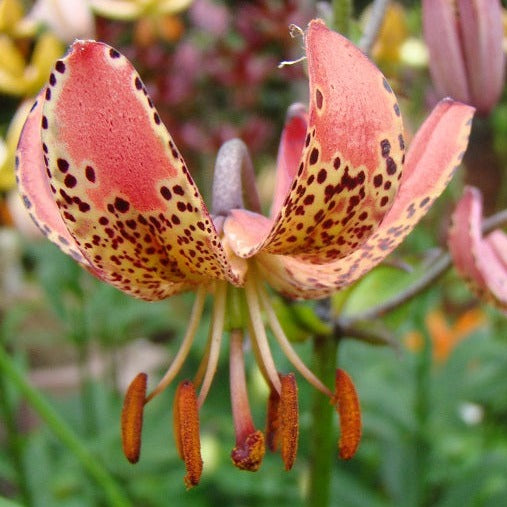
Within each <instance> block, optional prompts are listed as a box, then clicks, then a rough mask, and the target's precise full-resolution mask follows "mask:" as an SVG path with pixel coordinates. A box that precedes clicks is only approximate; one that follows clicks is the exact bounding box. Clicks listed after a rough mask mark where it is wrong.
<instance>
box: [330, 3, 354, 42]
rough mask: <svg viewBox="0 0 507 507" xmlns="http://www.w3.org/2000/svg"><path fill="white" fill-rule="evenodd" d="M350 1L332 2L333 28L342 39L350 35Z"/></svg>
mask: <svg viewBox="0 0 507 507" xmlns="http://www.w3.org/2000/svg"><path fill="white" fill-rule="evenodd" d="M351 18H352V0H333V28H334V29H335V30H336V31H337V32H340V33H341V34H342V35H343V36H344V37H348V36H349V34H350V19H351Z"/></svg>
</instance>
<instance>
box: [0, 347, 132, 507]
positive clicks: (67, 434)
mask: <svg viewBox="0 0 507 507" xmlns="http://www.w3.org/2000/svg"><path fill="white" fill-rule="evenodd" d="M0 371H1V372H2V374H3V375H5V378H8V379H9V380H10V381H11V382H12V383H13V384H14V385H15V386H16V388H17V389H18V390H19V391H20V392H21V393H22V394H23V396H24V397H25V398H26V400H27V401H28V403H29V404H30V406H31V407H32V408H33V409H34V410H35V411H36V412H37V414H38V415H39V416H40V418H41V419H42V420H43V421H44V422H45V423H46V424H47V425H48V427H49V428H50V429H51V431H52V432H53V433H54V434H55V435H56V436H57V437H58V438H59V439H60V441H61V442H62V443H63V444H64V445H66V446H67V448H68V449H69V450H70V451H71V452H72V453H73V454H74V455H75V456H76V458H77V459H78V460H79V462H80V463H81V465H82V466H83V467H84V468H85V469H86V470H87V472H88V473H89V474H90V476H92V477H93V478H94V479H95V480H96V481H97V483H98V484H99V485H100V486H101V487H102V489H103V491H104V494H105V496H106V497H107V499H108V503H109V505H114V506H115V507H116V506H117V507H124V506H125V507H127V506H131V505H132V504H131V503H130V501H129V500H128V498H127V497H126V496H125V494H124V493H123V491H122V490H121V489H120V487H119V486H118V484H117V483H116V482H115V481H114V479H113V478H112V477H111V475H110V474H109V472H108V471H107V470H106V469H105V468H104V467H103V466H102V464H101V463H100V461H98V459H97V458H96V457H95V456H93V454H92V453H91V452H90V451H89V450H88V449H87V448H86V447H85V446H84V444H83V443H82V442H81V440H79V438H78V437H77V436H76V434H75V433H74V432H73V431H72V429H71V427H70V426H69V425H68V424H67V423H66V422H65V421H64V420H63V419H62V418H61V417H60V416H59V415H58V413H57V412H56V411H55V410H54V408H53V407H52V406H51V405H50V404H49V403H48V401H47V400H46V399H45V398H44V397H43V396H42V395H41V394H40V393H39V392H38V391H37V390H36V389H35V388H34V387H33V386H31V385H30V384H29V383H28V382H27V381H26V378H25V377H24V375H23V374H22V373H21V372H20V371H19V369H18V368H17V367H16V366H15V365H14V363H13V361H12V359H11V358H10V357H9V355H8V354H7V352H6V351H5V349H4V347H3V346H0Z"/></svg>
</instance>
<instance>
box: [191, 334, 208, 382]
mask: <svg viewBox="0 0 507 507" xmlns="http://www.w3.org/2000/svg"><path fill="white" fill-rule="evenodd" d="M211 331H212V330H211V328H210V329H208V337H207V338H206V348H205V349H204V354H203V356H202V358H201V362H200V363H199V367H198V368H197V373H196V374H195V376H194V386H195V388H196V389H198V388H199V386H200V385H201V384H202V379H203V378H204V374H205V373H206V367H207V366H208V360H209V349H210V348H211V335H212V333H211Z"/></svg>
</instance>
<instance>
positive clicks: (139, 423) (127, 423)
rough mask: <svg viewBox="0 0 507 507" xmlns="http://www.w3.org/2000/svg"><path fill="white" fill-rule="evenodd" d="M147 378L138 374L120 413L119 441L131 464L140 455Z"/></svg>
mask: <svg viewBox="0 0 507 507" xmlns="http://www.w3.org/2000/svg"><path fill="white" fill-rule="evenodd" d="M147 380H148V376H147V375H146V373H139V374H138V375H137V376H136V378H135V379H134V380H133V381H132V382H131V384H130V386H129V388H128V389H127V393H126V394H125V401H124V402H123V410H122V413H121V440H122V444H123V453H124V454H125V456H126V458H127V459H128V460H129V461H130V462H131V463H137V462H138V461H139V455H140V453H141V432H142V429H143V412H144V400H145V398H146V384H147Z"/></svg>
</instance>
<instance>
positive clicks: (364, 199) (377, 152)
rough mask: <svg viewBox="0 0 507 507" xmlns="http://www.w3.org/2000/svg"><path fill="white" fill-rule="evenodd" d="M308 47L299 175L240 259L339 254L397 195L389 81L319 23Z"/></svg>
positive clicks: (398, 136) (396, 139) (396, 119)
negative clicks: (306, 101) (305, 121)
mask: <svg viewBox="0 0 507 507" xmlns="http://www.w3.org/2000/svg"><path fill="white" fill-rule="evenodd" d="M306 48H307V57H308V72H309V76H310V113H309V123H308V127H307V131H306V137H305V141H304V147H303V151H302V154H301V158H300V160H299V164H298V168H297V172H296V175H295V177H294V179H293V181H292V185H291V186H290V190H289V193H288V194H287V195H286V197H285V200H284V202H283V205H282V207H281V209H280V212H279V213H278V216H277V218H276V219H275V221H274V223H273V225H272V228H271V231H270V233H269V235H268V236H267V238H266V239H265V240H264V241H262V242H259V243H257V244H252V245H251V248H250V249H248V250H245V251H244V252H242V255H243V256H245V257H249V256H252V255H254V254H255V253H256V252H258V251H259V250H260V249H263V250H264V251H267V252H269V253H273V254H291V255H297V254H305V258H306V259H310V258H311V260H312V262H314V263H324V262H327V261H329V260H330V259H336V258H339V257H343V256H344V255H346V254H347V253H348V252H350V251H351V250H353V249H354V248H357V246H358V245H360V244H361V243H363V242H364V241H365V240H366V238H367V237H368V236H369V235H370V234H371V233H372V231H373V230H374V229H375V227H377V226H378V224H379V223H380V221H381V220H382V218H383V217H384V215H385V213H386V212H387V211H388V210H389V208H390V207H391V205H392V202H393V199H394V196H395V195H396V190H397V188H398V182H399V179H400V177H401V170H402V164H403V162H402V161H403V151H404V143H403V135H402V134H403V129H402V123H401V118H400V111H399V107H398V104H397V102H396V97H395V96H394V94H393V92H392V90H391V88H390V87H389V85H388V83H387V81H386V80H385V78H384V77H383V76H382V74H381V73H380V71H379V70H378V69H377V68H376V67H375V66H374V65H373V64H372V63H371V62H370V61H369V60H368V58H367V57H366V56H365V55H364V54H363V53H362V52H361V51H360V50H359V49H357V48H356V47H355V46H354V45H353V44H352V43H351V42H349V41H348V40H347V39H345V38H344V37H342V36H341V35H339V34H337V33H335V32H332V31H331V30H329V29H328V28H327V27H326V26H325V24H324V23H323V22H322V21H321V20H315V21H312V22H311V23H310V26H309V28H308V32H307V35H306ZM292 157H293V155H292ZM293 170H294V169H291V171H293ZM310 256H311V257H310Z"/></svg>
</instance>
